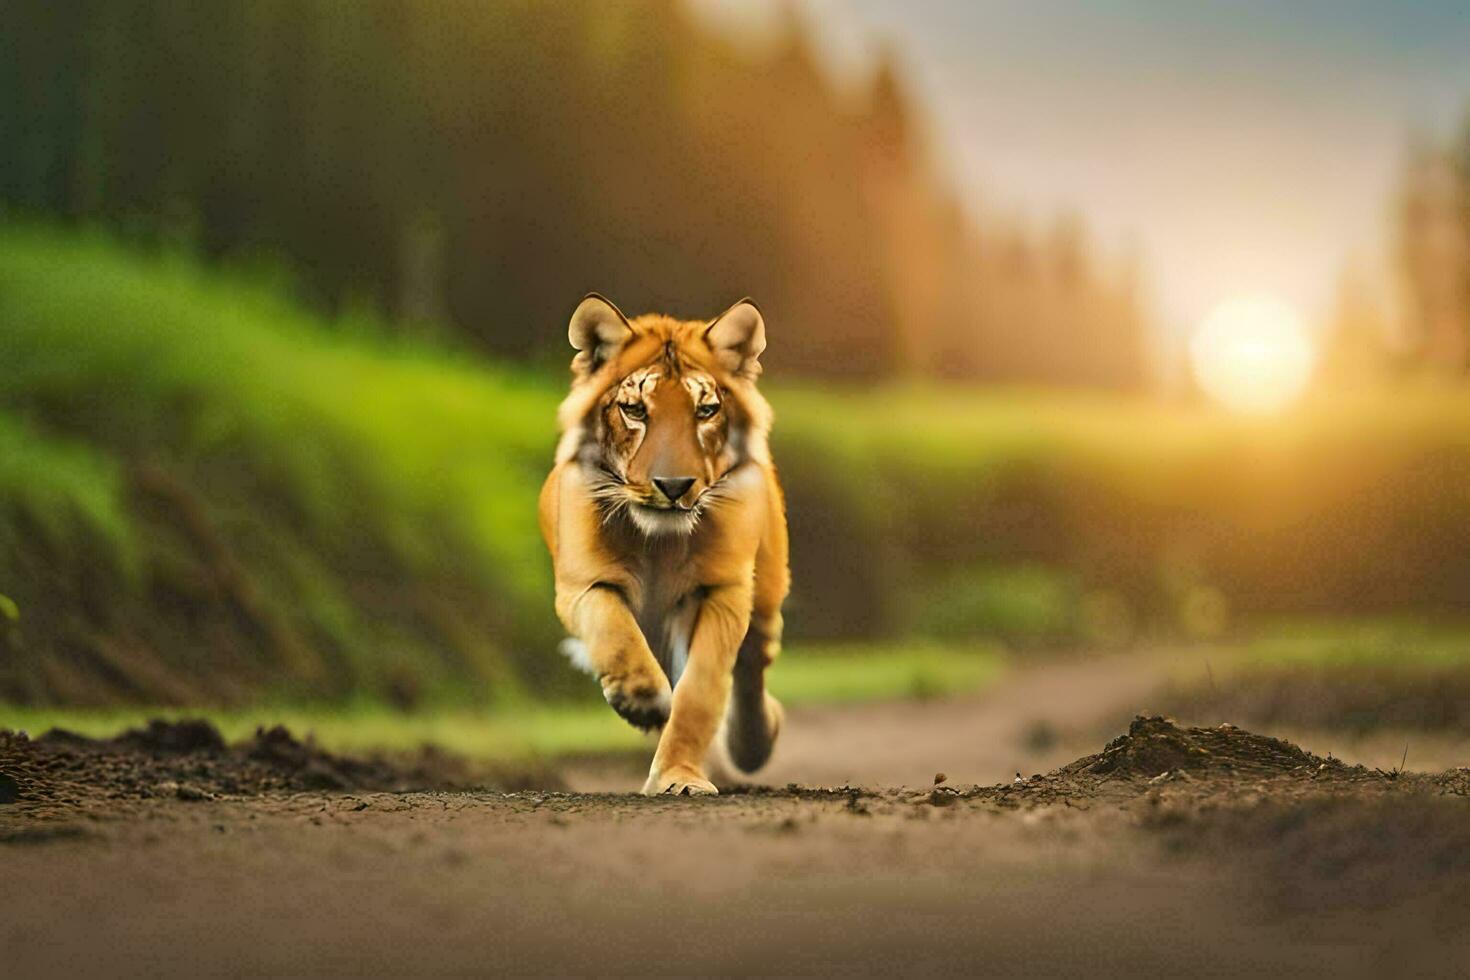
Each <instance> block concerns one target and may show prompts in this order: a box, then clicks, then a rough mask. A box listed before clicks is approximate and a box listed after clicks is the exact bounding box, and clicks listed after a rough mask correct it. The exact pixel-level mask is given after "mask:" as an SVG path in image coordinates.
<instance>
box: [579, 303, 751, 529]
mask: <svg viewBox="0 0 1470 980" xmlns="http://www.w3.org/2000/svg"><path fill="white" fill-rule="evenodd" d="M567 339H568V340H570V341H571V344H572V347H574V348H575V349H576V350H577V354H576V356H575V357H574V358H573V359H572V390H571V394H569V395H568V396H567V399H566V400H565V401H564V402H563V403H562V407H561V412H560V421H561V427H562V440H561V443H560V445H559V447H558V450H557V460H558V462H561V461H564V460H567V459H573V458H575V459H577V460H578V461H579V462H581V463H582V464H583V466H584V468H585V469H586V471H587V474H588V478H589V486H590V487H591V490H592V493H593V494H594V496H595V497H596V499H597V501H598V503H599V505H600V506H601V507H602V509H603V512H604V515H605V517H604V520H606V521H611V520H614V519H617V518H618V517H619V516H620V515H623V516H626V518H627V519H628V520H629V521H631V523H632V525H633V527H635V528H636V529H637V530H638V531H640V532H642V533H643V534H645V535H648V536H655V535H663V534H689V533H691V532H693V530H694V529H695V527H696V526H698V524H699V521H700V518H701V516H702V515H704V514H705V513H706V512H707V510H708V508H709V507H711V506H712V505H714V504H715V503H716V502H717V501H718V500H720V499H721V497H722V494H723V492H724V490H725V489H726V487H727V486H728V482H727V481H728V480H729V478H730V477H731V476H732V474H734V473H736V471H738V470H739V469H740V467H741V466H742V465H744V464H745V463H747V462H751V461H755V462H769V459H770V456H769V450H768V448H767V434H768V433H769V431H770V422H771V410H770V406H769V405H768V404H767V403H766V401H765V399H764V398H762V397H761V395H760V393H759V392H758V391H757V390H756V387H755V382H756V378H757V377H759V375H760V370H761V367H760V355H761V352H762V351H764V350H765V347H766V327H765V321H764V320H763V319H762V317H761V314H760V311H759V310H757V309H756V307H755V304H754V303H752V302H751V301H750V300H741V301H740V302H739V303H736V304H735V305H734V306H732V307H730V308H729V309H728V310H726V311H725V312H724V313H721V314H720V315H719V316H717V317H715V318H714V319H713V320H676V319H673V318H672V317H667V316H659V315H657V314H650V315H647V316H640V317H637V318H635V319H633V320H629V319H628V318H627V317H625V316H624V315H623V314H622V312H621V311H619V310H618V308H617V307H616V306H614V305H613V304H612V303H611V302H610V301H608V300H607V299H605V298H603V297H602V296H599V295H597V294H596V293H592V294H589V295H588V296H587V297H586V298H585V299H583V300H582V302H581V303H580V304H579V305H578V306H577V309H576V311H575V312H574V313H573V314H572V320H571V324H570V325H569V327H568V329H567Z"/></svg>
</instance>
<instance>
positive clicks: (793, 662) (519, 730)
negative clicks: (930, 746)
mask: <svg viewBox="0 0 1470 980" xmlns="http://www.w3.org/2000/svg"><path fill="white" fill-rule="evenodd" d="M1005 663H1006V661H1005V658H1004V657H1003V656H1002V655H1001V654H1000V653H999V652H997V651H996V650H995V649H993V648H987V647H970V648H964V649H959V648H951V647H941V646H934V645H913V646H878V647H869V646H855V645H848V646H840V647H824V646H817V647H803V648H799V649H795V650H789V651H787V652H785V653H783V654H782V655H781V658H780V659H779V660H778V661H777V663H776V666H775V667H773V668H772V671H771V674H770V687H771V690H772V691H773V692H774V693H775V694H776V695H777V696H778V697H779V698H781V700H782V702H783V703H785V704H787V705H790V706H797V705H809V704H837V703H853V702H860V701H883V700H894V699H907V698H930V697H943V696H952V695H958V694H967V693H973V692H976V691H980V690H983V689H984V688H986V687H987V686H989V685H990V684H992V683H994V682H995V681H996V680H997V679H999V678H1000V677H1001V676H1002V674H1003V673H1004V670H1005ZM589 683H590V682H589ZM196 717H205V718H208V719H209V720H211V721H212V722H214V723H215V724H216V725H217V726H218V727H219V729H220V732H221V733H222V734H223V735H224V736H225V738H226V740H228V741H231V742H234V741H237V740H239V739H243V738H248V737H249V736H250V735H251V734H252V733H253V732H254V731H255V729H256V726H258V725H267V726H268V725H278V724H279V725H285V726H287V727H288V728H290V729H291V730H292V731H293V732H295V733H297V734H298V735H304V734H306V733H310V734H311V735H312V736H314V737H315V738H316V739H317V741H318V742H319V743H320V744H322V745H323V746H324V747H326V748H328V749H331V750H333V751H339V752H359V753H361V752H371V751H380V750H381V751H395V750H407V749H414V748H417V747H418V746H421V745H425V744H432V745H436V746H438V747H440V748H442V749H445V750H447V751H451V752H454V753H457V754H460V755H464V756H466V757H469V758H474V759H482V760H490V761H500V760H511V761H513V760H517V759H527V758H543V759H545V758H556V757H559V756H568V755H594V754H602V753H616V752H623V751H630V750H635V749H637V748H639V747H640V746H646V745H648V744H649V739H648V737H646V736H644V735H643V734H641V733H640V732H638V731H637V730H635V729H633V728H631V727H630V726H628V725H627V724H626V723H624V722H623V721H622V720H621V719H620V718H618V717H617V716H616V715H614V714H613V713H612V711H611V710H610V709H609V708H608V707H607V706H606V705H604V704H602V703H600V702H597V703H592V702H578V703H559V704H558V703H552V704H522V705H519V706H511V707H501V708H483V709H469V708H464V707H458V708H448V709H445V710H442V711H420V712H408V713H405V712H400V711H394V710H392V709H390V708H388V707H386V706H384V705H383V704H381V703H379V702H367V701H359V702H356V703H352V704H348V705H345V706H341V707H329V706H321V705H311V706H299V705H298V706H279V707H258V708H251V709H224V710H218V709H215V710H198V709H181V708H171V707H162V708H146V707H128V708H105V709H93V710H80V709H75V708H71V709H68V708H37V707H25V706H13V705H12V706H0V727H5V728H11V729H16V730H23V731H27V732H30V733H31V734H33V735H36V734H40V733H41V732H43V731H46V730H48V729H50V728H66V729H70V730H71V731H74V732H77V733H79V734H82V735H88V736H91V737H108V736H111V735H116V734H117V733H118V732H120V731H122V730H124V729H127V728H133V727H139V726H142V725H145V724H146V723H147V722H148V720H149V719H152V718H165V719H169V720H177V719H180V718H196Z"/></svg>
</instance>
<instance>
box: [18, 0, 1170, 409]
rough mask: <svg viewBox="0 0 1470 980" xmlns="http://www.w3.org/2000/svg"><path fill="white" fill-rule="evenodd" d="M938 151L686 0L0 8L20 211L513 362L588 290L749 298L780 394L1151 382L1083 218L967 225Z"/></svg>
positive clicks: (1116, 288)
mask: <svg viewBox="0 0 1470 980" xmlns="http://www.w3.org/2000/svg"><path fill="white" fill-rule="evenodd" d="M923 129H924V127H923V120H922V117H921V114H920V113H919V112H918V111H917V109H916V107H915V105H914V104H913V101H912V99H911V97H910V96H909V94H908V93H907V92H906V90H905V88H904V85H903V83H902V79H901V75H900V73H899V72H897V71H896V70H895V69H894V67H893V66H892V65H891V64H883V65H880V66H879V67H878V68H877V70H876V71H875V73H874V75H873V77H872V78H871V80H870V82H869V84H867V85H866V86H865V87H864V88H863V90H862V91H857V92H853V91H849V90H848V89H847V88H844V87H842V86H839V85H837V84H835V83H834V81H833V80H832V79H831V78H830V77H829V76H828V74H827V73H826V72H825V71H824V70H823V69H822V67H821V64H820V61H819V59H818V58H817V57H816V56H815V54H814V52H813V49H812V45H811V42H810V38H809V37H808V35H807V32H806V29H805V28H803V27H802V26H801V25H799V24H798V23H796V22H795V21H794V20H793V22H792V23H791V24H790V25H789V27H788V29H787V30H786V32H785V35H784V37H783V38H782V39H781V40H780V41H779V43H777V44H775V45H774V46H773V47H772V48H771V49H770V50H768V51H765V52H763V53H759V54H756V53H752V52H750V51H748V50H745V49H742V48H740V47H739V46H736V45H734V44H732V43H730V42H729V41H728V40H727V39H724V38H721V37H719V36H716V35H715V34H714V33H712V32H711V31H710V30H709V29H708V28H706V27H704V26H702V25H701V24H699V23H698V22H697V21H695V20H693V19H692V18H691V17H690V15H689V14H688V12H687V11H686V10H685V9H684V8H683V7H682V6H681V5H680V3H678V2H677V0H644V2H639V3H597V2H590V0H589V2H531V0H497V2H495V3H483V2H478V0H354V2H350V3H348V2H334V0H214V2H211V3H207V4H179V3H170V2H166V0H12V2H10V3H7V4H5V5H4V6H3V9H0V144H3V145H4V146H5V148H6V149H5V153H4V154H0V205H3V206H4V207H5V208H6V209H7V210H9V211H11V212H12V213H17V214H43V215H47V216H51V217H59V218H61V219H62V220H68V221H73V222H77V223H85V224H99V223H100V224H103V225H105V226H107V227H109V228H111V229H114V230H115V231H117V232H118V233H120V234H122V235H124V236H126V237H128V238H132V239H138V240H143V241H160V240H161V241H166V242H172V243H176V244H179V243H181V244H183V245H185V246H187V247H189V248H191V249H194V250H196V251H197V252H199V253H200V254H202V255H204V256H206V257H207V258H208V259H210V260H212V261H219V262H224V263H229V264H244V265H250V264H255V265H264V266H268V267H274V268H279V269H283V270H287V274H288V275H289V277H290V279H291V281H292V283H293V285H294V287H295V288H296V289H297V290H298V291H299V293H300V294H301V295H302V296H303V297H304V298H306V299H307V300H308V301H309V302H311V303H313V304H314V305H316V306H318V307H319V308H322V309H325V310H328V311H343V310H352V309H357V308H368V309H372V310H376V311H380V312H381V313H383V314H384V315H386V316H387V317H388V318H389V319H390V320H391V322H393V323H394V324H396V325H397V328H398V329H403V330H413V329H416V328H421V327H423V326H424V325H429V324H441V325H446V326H447V327H448V328H449V329H451V330H452V331H453V332H454V333H455V334H456V335H458V336H459V337H461V338H463V340H464V341H465V342H467V343H468V344H470V345H471V346H473V347H475V348H478V349H481V350H484V351H486V352H489V353H491V354H494V355H498V356H506V357H512V358H519V359H531V360H545V361H550V360H551V359H553V358H561V357H563V356H564V353H565V352H564V350H563V347H564V338H563V335H562V332H561V325H562V322H563V321H564V319H565V317H566V315H567V312H568V310H569V309H570V308H571V306H572V305H573V304H574V303H575V301H576V300H577V298H578V297H580V295H581V294H582V293H583V292H585V291H587V290H589V289H596V290H599V291H601V292H604V293H606V294H608V295H610V296H612V297H614V298H615V299H616V300H617V302H618V303H619V304H620V305H622V306H623V307H624V308H625V309H626V310H628V311H629V312H633V311H643V310H649V309H658V310H664V311H667V312H671V313H674V314H680V315H686V316H697V315H707V314H712V313H714V312H716V311H718V310H719V309H722V308H723V307H724V306H725V305H727V304H728V303H730V302H732V301H733V300H734V299H736V298H738V297H739V296H740V295H743V294H750V295H752V296H754V297H756V299H757V300H758V301H759V302H760V303H761V304H762V307H763V308H764V309H765V310H766V312H767V315H768V319H769V320H770V321H771V322H772V324H773V347H772V350H771V352H770V363H771V365H772V367H773V369H777V370H783V371H787V372H790V373H802V374H809V375H822V376H835V377H851V378H874V377H884V376H931V377H932V376H944V377H955V378H963V379H985V380H993V381H1001V382H1020V383H1060V384H1083V385H1095V386H1106V387H1116V388H1130V387H1135V386H1137V385H1139V384H1141V383H1142V381H1143V379H1144V377H1145V374H1146V367H1145V362H1146V351H1145V347H1146V342H1147V341H1146V338H1147V333H1148V325H1147V322H1146V316H1145V313H1144V310H1143V304H1142V302H1141V301H1140V297H1139V285H1138V272H1137V270H1136V268H1133V267H1131V266H1130V265H1129V264H1127V263H1122V264H1121V266H1120V264H1119V263H1115V262H1112V261H1109V260H1108V259H1106V258H1105V257H1100V256H1099V255H1098V254H1097V252H1096V249H1095V248H1094V246H1093V245H1092V244H1091V242H1090V241H1089V239H1088V235H1087V231H1086V228H1085V225H1084V224H1083V223H1082V221H1081V220H1080V219H1079V218H1076V217H1066V216H1064V217H1062V218H1060V219H1058V220H1057V221H1055V222H1053V223H1052V225H1051V227H1046V228H1041V229H1037V228H1032V227H1028V226H1026V225H1025V224H1024V223H1023V222H1019V221H1015V220H1006V219H1002V218H999V217H991V218H985V219H977V218H976V217H975V216H974V214H973V213H971V212H970V211H969V210H967V209H966V208H964V207H962V206H961V204H960V201H959V198H958V196H957V194H956V191H955V189H954V188H952V187H949V186H946V184H945V182H944V181H943V180H942V179H941V178H940V177H939V174H938V168H937V167H936V166H935V165H934V162H933V160H932V158H931V157H932V154H931V152H930V148H929V146H928V144H927V140H926V138H925V136H924V132H923ZM777 325H779V326H777ZM778 331H779V332H778Z"/></svg>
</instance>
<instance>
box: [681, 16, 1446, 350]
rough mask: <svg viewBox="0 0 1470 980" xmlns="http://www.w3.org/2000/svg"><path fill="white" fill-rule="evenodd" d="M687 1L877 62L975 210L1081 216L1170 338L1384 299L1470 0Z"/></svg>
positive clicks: (865, 64)
mask: <svg viewBox="0 0 1470 980" xmlns="http://www.w3.org/2000/svg"><path fill="white" fill-rule="evenodd" d="M691 3H692V6H693V7H694V8H695V9H696V11H697V12H698V13H699V14H700V15H701V16H704V17H706V18H709V19H710V20H711V21H712V22H714V23H716V24H718V25H720V26H722V27H724V28H726V29H729V30H733V31H745V32H747V33H748V34H749V35H750V36H751V37H752V38H755V39H757V40H759V39H760V38H761V37H762V36H763V34H764V35H769V33H770V32H771V31H773V30H774V29H775V27H776V26H777V25H779V24H780V23H781V20H782V18H783V17H784V16H785V8H787V7H791V6H794V8H795V9H796V11H797V12H798V15H799V16H800V17H801V18H802V19H804V20H805V21H806V22H807V23H809V24H810V25H812V26H813V27H814V28H815V29H816V33H817V37H818V41H819V43H820V46H821V49H822V52H823V57H824V58H825V59H826V60H827V61H828V63H829V65H830V66H831V67H832V70H833V71H834V72H835V73H836V74H837V75H838V76H839V77H842V78H845V79H847V80H852V79H855V78H861V77H864V76H865V75H866V74H867V73H869V72H870V71H871V66H872V64H873V62H874V59H875V57H876V55H877V53H878V52H880V51H882V50H884V49H887V50H889V51H890V52H891V53H892V54H893V55H894V57H895V58H896V60H897V62H898V64H899V66H900V68H901V69H902V71H903V73H904V75H905V76H906V78H907V80H908V82H909V84H910V86H911V88H912V90H913V92H914V94H915V96H916V100H917V102H918V103H919V105H920V107H921V108H922V110H923V111H924V112H925V113H926V114H927V116H928V119H929V127H930V130H931V138H932V142H933V145H934V147H935V150H936V153H937V155H938V157H939V162H940V164H941V166H942V167H943V168H944V169H945V170H946V171H947V172H948V173H949V174H950V175H951V179H952V181H953V183H954V184H955V186H956V188H957V189H958V190H959V191H960V193H961V195H962V197H963V198H964V199H965V201H966V202H967V203H968V204H969V205H971V206H972V207H974V208H975V209H976V213H979V214H983V213H984V210H985V209H1000V210H1004V211H1012V210H1014V211H1018V212H1019V213H1021V214H1023V215H1026V216H1027V217H1028V218H1029V219H1031V220H1033V221H1036V222H1038V223H1040V222H1044V221H1046V220H1048V219H1049V218H1050V217H1053V216H1055V215H1056V214H1058V213H1060V212H1062V211H1065V210H1069V209H1074V210H1076V211H1077V212H1079V213H1080V214H1082V215H1083V216H1084V217H1085V218H1086V219H1087V221H1088V223H1089V225H1090V226H1091V227H1092V229H1093V230H1094V232H1095V233H1096V235H1097V237H1098V239H1099V240H1100V241H1101V242H1102V243H1104V244H1105V245H1108V246H1111V247H1113V248H1115V249H1118V250H1120V251H1122V250H1125V249H1130V248H1137V250H1138V251H1139V253H1140V254H1141V256H1142V258H1143V262H1144V268H1145V271H1146V277H1147V282H1148V285H1149V291H1150V294H1151V298H1152V300H1153V303H1154V307H1155V310H1156V312H1157V313H1158V314H1159V317H1160V321H1161V323H1162V324H1163V325H1164V327H1165V328H1166V331H1171V332H1174V334H1175V335H1176V336H1182V335H1184V334H1186V333H1188V332H1189V331H1191V330H1192V329H1193V328H1194V327H1195V325H1197V324H1198V323H1199V322H1200V321H1201V320H1202V319H1203V318H1204V317H1205V316H1207V314H1208V313H1209V312H1210V310H1211V309H1213V308H1214V307H1215V306H1216V304H1218V303H1220V302H1222V301H1224V300H1227V299H1229V298H1231V297H1233V296H1238V295H1241V294H1260V293H1265V294H1269V295H1273V296H1276V297H1279V298H1280V299H1281V300H1283V301H1285V302H1286V303H1288V304H1290V305H1291V306H1293V307H1294V308H1296V309H1297V310H1298V311H1300V313H1301V315H1303V316H1304V317H1306V318H1307V319H1308V320H1309V321H1320V319H1322V318H1323V317H1325V315H1326V314H1327V313H1328V312H1329V311H1330V308H1331V300H1332V296H1333V292H1334V289H1335V287H1336V283H1337V281H1338V278H1339V276H1340V275H1341V272H1342V270H1343V269H1344V267H1345V266H1346V265H1347V264H1348V263H1353V264H1355V265H1356V266H1357V267H1359V268H1361V269H1363V270H1365V271H1366V274H1368V275H1370V276H1374V277H1377V278H1378V280H1379V283H1380V287H1381V288H1382V289H1383V290H1384V291H1385V293H1386V292H1387V290H1388V288H1389V287H1388V285H1387V279H1388V277H1387V273H1386V268H1387V254H1388V243H1389V230H1390V226H1389V223H1388V219H1389V216H1390V213H1391V202H1392V194H1393V191H1394V186H1395V178H1396V175H1397V171H1398V168H1399V166H1400V163H1401V161H1402V159H1403V155H1404V148H1405V146H1406V145H1407V143H1408V140H1409V138H1410V135H1411V134H1413V133H1415V132H1427V133H1432V134H1436V135H1439V136H1447V135H1448V134H1450V133H1452V132H1455V131H1456V130H1457V128H1458V127H1459V125H1460V124H1461V122H1462V121H1463V120H1465V119H1466V118H1467V115H1470V2H1465V3H1457V2H1444V0H1418V2H1391V0H1382V2H1376V3H1369V2H1363V0H1290V2H1285V0H1275V2H1269V0H1233V2H1228V3H1226V2H1214V0H1211V2H1202V0H1190V2H1187V3H1186V2H1174V0H1157V2H1155V0H1110V2H1090V3H1088V2H1082V0H1075V2H1071V3H1059V2H1048V0H1029V2H992V0H957V2H943V0H691ZM1385 298H1388V297H1387V296H1385Z"/></svg>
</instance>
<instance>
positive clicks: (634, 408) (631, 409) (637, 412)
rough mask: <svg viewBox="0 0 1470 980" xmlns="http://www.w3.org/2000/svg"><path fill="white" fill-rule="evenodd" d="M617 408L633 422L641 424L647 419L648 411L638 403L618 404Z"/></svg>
mask: <svg viewBox="0 0 1470 980" xmlns="http://www.w3.org/2000/svg"><path fill="white" fill-rule="evenodd" d="M618 408H621V409H622V410H623V414H624V415H626V416H627V417H628V418H630V419H632V420H633V421H634V422H642V421H643V420H644V419H646V418H648V409H647V408H645V407H644V406H643V404H642V403H640V402H628V403H626V404H619V405H618Z"/></svg>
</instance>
